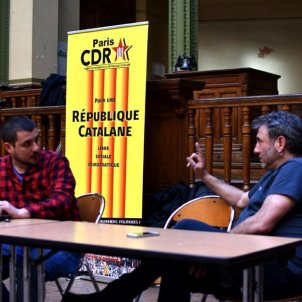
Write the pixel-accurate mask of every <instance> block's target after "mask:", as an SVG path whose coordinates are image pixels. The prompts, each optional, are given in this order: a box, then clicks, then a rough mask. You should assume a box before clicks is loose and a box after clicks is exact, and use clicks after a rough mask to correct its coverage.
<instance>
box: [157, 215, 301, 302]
mask: <svg viewBox="0 0 302 302" xmlns="http://www.w3.org/2000/svg"><path fill="white" fill-rule="evenodd" d="M174 228H175V229H185V230H195V231H206V232H224V231H223V230H220V229H217V228H214V227H211V226H209V225H207V224H205V223H202V222H199V221H197V220H192V219H184V220H182V221H180V222H178V223H177V224H176V225H175V226H174ZM196 244H198V242H196ZM188 271H189V267H188V265H187V264H185V263H177V262H176V263H174V265H173V266H170V269H168V270H165V272H164V273H163V275H162V279H161V286H160V293H159V299H158V301H159V302H164V301H174V302H187V301H190V293H191V292H201V293H208V294H214V295H217V296H220V297H227V298H229V299H230V298H235V299H239V300H240V299H241V297H242V292H241V287H242V283H243V280H242V279H243V278H242V271H241V270H240V269H236V268H234V269H232V271H231V270H229V271H226V270H225V269H224V270H219V268H217V269H212V268H208V270H207V272H206V274H205V276H204V277H202V278H198V279H197V278H194V277H192V276H191V275H189V274H188ZM301 282H302V280H301V279H300V278H299V276H297V275H296V274H294V273H293V272H292V271H290V270H289V269H288V268H287V263H277V262H275V261H272V262H269V263H265V264H264V266H263V285H264V286H263V287H264V288H263V294H264V299H265V300H277V299H286V298H288V297H293V296H298V295H301V294H302V289H301Z"/></svg>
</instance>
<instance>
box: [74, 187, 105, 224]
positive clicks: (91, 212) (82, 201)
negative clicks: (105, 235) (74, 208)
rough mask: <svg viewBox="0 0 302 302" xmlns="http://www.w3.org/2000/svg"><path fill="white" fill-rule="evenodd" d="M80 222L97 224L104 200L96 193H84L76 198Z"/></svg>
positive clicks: (102, 210)
mask: <svg viewBox="0 0 302 302" xmlns="http://www.w3.org/2000/svg"><path fill="white" fill-rule="evenodd" d="M77 205H78V208H79V211H80V218H81V220H82V221H87V222H95V223H98V222H99V221H100V219H101V217H102V215H103V212H104V209H105V198H104V197H103V196H102V195H100V194H98V193H86V194H83V195H80V196H78V197H77Z"/></svg>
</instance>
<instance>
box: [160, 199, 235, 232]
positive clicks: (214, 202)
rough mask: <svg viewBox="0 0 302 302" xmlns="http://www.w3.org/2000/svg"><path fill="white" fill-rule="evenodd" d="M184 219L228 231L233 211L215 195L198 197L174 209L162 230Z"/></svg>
mask: <svg viewBox="0 0 302 302" xmlns="http://www.w3.org/2000/svg"><path fill="white" fill-rule="evenodd" d="M186 218H190V219H196V220H199V221H202V222H204V223H207V224H209V225H211V226H214V227H218V228H225V229H227V230H229V229H230V228H231V226H232V222H233V219H234V209H233V208H232V207H231V206H230V205H229V204H227V203H226V202H225V200H223V199H222V198H221V197H219V196H217V195H207V196H202V197H198V198H195V199H193V200H190V201H188V202H186V203H185V204H183V205H182V206H180V207H179V208H178V209H176V210H175V211H174V212H173V213H172V214H171V215H170V217H169V218H168V220H167V222H166V224H165V226H164V228H170V227H172V226H173V225H174V224H175V223H176V222H177V221H180V220H182V219H186Z"/></svg>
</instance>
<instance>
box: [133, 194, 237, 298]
mask: <svg viewBox="0 0 302 302" xmlns="http://www.w3.org/2000/svg"><path fill="white" fill-rule="evenodd" d="M186 218H190V219H196V220H199V221H202V222H205V223H207V224H209V225H211V226H214V227H217V228H225V229H226V230H229V229H230V228H231V226H232V222H233V219H234V209H233V208H232V207H231V206H230V205H229V204H227V203H226V201H225V200H223V199H222V198H221V197H219V196H217V195H206V196H201V197H198V198H195V199H192V200H190V201H188V202H186V203H184V204H183V205H181V206H180V207H179V208H177V209H176V210H175V211H174V212H173V213H172V214H171V215H170V217H169V218H168V219H167V222H166V224H165V226H164V228H165V229H167V228H171V227H173V226H174V225H175V223H176V222H177V221H180V220H182V219H186ZM154 284H160V278H158V279H157V280H156V281H155V282H154ZM139 299H140V295H139V296H138V297H136V298H135V300H134V301H135V302H138V301H139ZM206 299H207V295H203V297H202V300H201V301H202V302H204V301H206Z"/></svg>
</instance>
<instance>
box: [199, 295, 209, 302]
mask: <svg viewBox="0 0 302 302" xmlns="http://www.w3.org/2000/svg"><path fill="white" fill-rule="evenodd" d="M207 297H208V295H207V294H203V295H202V298H201V301H200V302H206V300H207Z"/></svg>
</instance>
